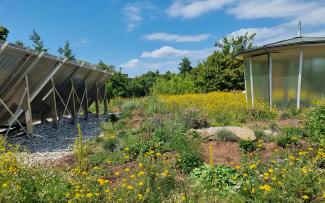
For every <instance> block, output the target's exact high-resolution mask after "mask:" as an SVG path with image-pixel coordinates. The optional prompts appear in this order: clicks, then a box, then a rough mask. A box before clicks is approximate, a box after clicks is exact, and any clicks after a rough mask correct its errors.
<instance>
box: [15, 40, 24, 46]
mask: <svg viewBox="0 0 325 203" xmlns="http://www.w3.org/2000/svg"><path fill="white" fill-rule="evenodd" d="M15 44H17V45H19V46H24V42H23V41H21V40H17V41H16V42H15Z"/></svg>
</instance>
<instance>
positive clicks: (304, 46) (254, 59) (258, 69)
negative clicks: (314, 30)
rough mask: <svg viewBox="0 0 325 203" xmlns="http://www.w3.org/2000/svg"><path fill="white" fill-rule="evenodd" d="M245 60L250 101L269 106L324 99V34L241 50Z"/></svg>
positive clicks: (247, 94) (246, 86)
mask: <svg viewBox="0 0 325 203" xmlns="http://www.w3.org/2000/svg"><path fill="white" fill-rule="evenodd" d="M240 58H242V59H243V60H244V63H245V88H246V97H247V100H248V101H249V102H251V103H252V106H253V107H254V103H256V101H261V102H267V103H269V104H270V106H277V107H280V108H281V107H282V108H283V107H289V106H296V107H297V108H298V109H299V108H300V107H301V106H308V105H310V104H311V102H312V101H313V100H315V99H322V98H325V37H303V36H298V37H294V38H292V39H288V40H283V41H279V42H275V43H272V44H267V45H264V46H261V47H257V48H253V49H249V50H246V51H244V52H242V53H240Z"/></svg>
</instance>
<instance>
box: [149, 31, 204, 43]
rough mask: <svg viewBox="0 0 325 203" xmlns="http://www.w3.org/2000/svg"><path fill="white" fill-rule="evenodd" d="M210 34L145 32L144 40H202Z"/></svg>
mask: <svg viewBox="0 0 325 203" xmlns="http://www.w3.org/2000/svg"><path fill="white" fill-rule="evenodd" d="M209 36H210V34H208V33H205V34H199V35H177V34H169V33H164V32H158V33H152V34H147V35H145V36H144V38H145V39H146V40H161V41H174V42H202V41H204V40H206V39H208V38H209Z"/></svg>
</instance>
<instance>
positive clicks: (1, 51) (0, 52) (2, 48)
mask: <svg viewBox="0 0 325 203" xmlns="http://www.w3.org/2000/svg"><path fill="white" fill-rule="evenodd" d="M8 45H9V43H8V42H7V41H6V42H5V43H4V44H2V46H1V47H0V54H2V53H3V52H4V51H5V49H6V48H7V47H8Z"/></svg>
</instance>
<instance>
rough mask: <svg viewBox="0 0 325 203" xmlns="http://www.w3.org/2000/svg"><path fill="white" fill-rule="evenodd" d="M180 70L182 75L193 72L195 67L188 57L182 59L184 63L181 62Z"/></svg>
mask: <svg viewBox="0 0 325 203" xmlns="http://www.w3.org/2000/svg"><path fill="white" fill-rule="evenodd" d="M178 69H179V73H180V74H186V73H190V72H191V70H192V69H193V67H192V66H191V61H190V59H189V58H187V57H184V58H182V61H181V62H180V64H179V67H178Z"/></svg>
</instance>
